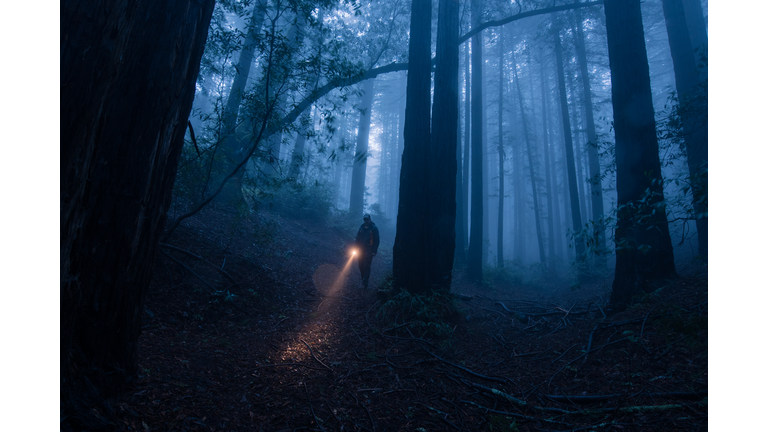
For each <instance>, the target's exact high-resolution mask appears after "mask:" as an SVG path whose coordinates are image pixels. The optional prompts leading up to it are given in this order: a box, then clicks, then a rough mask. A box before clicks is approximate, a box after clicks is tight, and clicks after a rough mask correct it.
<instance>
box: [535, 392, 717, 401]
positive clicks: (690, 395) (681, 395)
mask: <svg viewBox="0 0 768 432" xmlns="http://www.w3.org/2000/svg"><path fill="white" fill-rule="evenodd" d="M707 394H708V392H707V390H704V391H701V392H666V393H645V392H640V393H637V394H634V395H632V396H631V397H633V398H634V397H638V396H648V397H669V398H676V399H689V400H701V399H703V398H705V397H707ZM543 396H544V397H546V398H547V399H550V400H553V401H555V402H562V401H569V402H572V403H593V402H603V401H607V400H612V399H618V398H623V397H625V396H626V395H621V394H608V395H591V396H583V395H582V396H576V395H574V396H568V395H543Z"/></svg>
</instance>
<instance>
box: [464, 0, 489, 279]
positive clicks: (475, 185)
mask: <svg viewBox="0 0 768 432" xmlns="http://www.w3.org/2000/svg"><path fill="white" fill-rule="evenodd" d="M480 12H481V3H480V0H472V26H473V27H474V26H477V25H479V24H480ZM481 38H482V34H481V33H479V34H477V35H475V36H473V37H472V155H471V158H472V205H471V226H470V229H469V249H468V251H467V277H469V279H470V280H472V281H474V282H480V281H481V280H482V278H483V222H484V221H483V219H484V217H483V201H484V197H485V195H484V193H483V124H484V123H485V122H484V121H483V94H482V86H483V83H482V81H483V72H482V71H483V54H482V48H481V47H482V39H481Z"/></svg>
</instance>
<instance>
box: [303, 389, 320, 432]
mask: <svg viewBox="0 0 768 432" xmlns="http://www.w3.org/2000/svg"><path fill="white" fill-rule="evenodd" d="M302 384H304V392H305V393H306V394H307V402H308V403H309V411H310V412H312V417H314V418H315V423H316V424H317V425H318V426H319V427H320V429H322V428H323V422H321V421H320V419H319V418H317V415H315V409H314V408H312V400H311V399H310V398H309V390H307V383H302Z"/></svg>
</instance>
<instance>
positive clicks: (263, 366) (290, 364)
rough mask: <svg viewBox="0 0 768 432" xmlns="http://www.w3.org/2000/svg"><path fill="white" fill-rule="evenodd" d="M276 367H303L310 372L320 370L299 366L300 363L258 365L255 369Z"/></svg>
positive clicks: (303, 365)
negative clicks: (310, 370)
mask: <svg viewBox="0 0 768 432" xmlns="http://www.w3.org/2000/svg"><path fill="white" fill-rule="evenodd" d="M276 366H301V367H305V368H307V369H312V370H319V371H321V370H322V369H320V368H315V367H312V366H307V365H305V364H301V363H273V364H266V365H258V366H256V369H261V368H268V367H276Z"/></svg>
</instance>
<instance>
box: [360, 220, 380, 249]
mask: <svg viewBox="0 0 768 432" xmlns="http://www.w3.org/2000/svg"><path fill="white" fill-rule="evenodd" d="M355 244H356V245H357V246H358V247H359V248H360V249H362V250H364V251H366V252H372V253H376V252H377V251H378V250H379V229H378V228H376V224H375V223H373V222H371V224H370V226H369V227H368V228H366V227H365V224H362V225H360V229H359V230H357V236H356V237H355Z"/></svg>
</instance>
